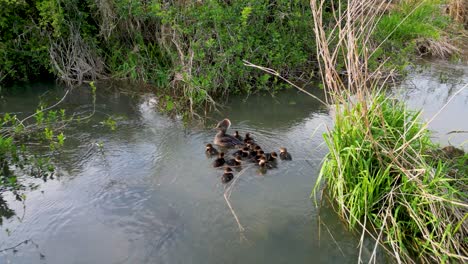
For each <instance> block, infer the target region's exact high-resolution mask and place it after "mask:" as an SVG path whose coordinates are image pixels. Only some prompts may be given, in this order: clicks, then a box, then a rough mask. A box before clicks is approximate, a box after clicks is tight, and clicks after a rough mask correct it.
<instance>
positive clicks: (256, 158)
mask: <svg viewBox="0 0 468 264" xmlns="http://www.w3.org/2000/svg"><path fill="white" fill-rule="evenodd" d="M262 156H265V152H264V151H263V150H259V151H257V152H256V153H255V155H254V156H252V158H251V159H250V161H252V162H253V163H258V161H259V160H260V158H261V157H262Z"/></svg>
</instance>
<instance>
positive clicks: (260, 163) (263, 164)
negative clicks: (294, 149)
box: [258, 156, 273, 169]
mask: <svg viewBox="0 0 468 264" xmlns="http://www.w3.org/2000/svg"><path fill="white" fill-rule="evenodd" d="M258 166H260V167H261V168H266V169H271V168H273V166H272V165H271V164H270V163H269V162H268V161H267V159H266V157H265V156H262V157H261V158H260V159H259V160H258Z"/></svg>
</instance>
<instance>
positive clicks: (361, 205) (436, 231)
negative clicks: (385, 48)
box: [310, 0, 468, 263]
mask: <svg viewBox="0 0 468 264" xmlns="http://www.w3.org/2000/svg"><path fill="white" fill-rule="evenodd" d="M327 2H328V1H325V0H312V1H311V2H310V3H311V9H312V14H313V17H314V24H315V26H314V33H315V36H316V41H317V55H318V57H319V64H320V68H321V74H322V79H323V83H324V85H325V89H326V91H327V94H328V97H327V100H328V102H329V104H331V105H333V107H334V108H335V111H336V115H335V124H334V127H333V129H331V130H329V131H328V132H327V133H326V134H324V139H325V142H326V144H327V146H328V148H329V154H327V156H326V157H325V159H324V162H323V164H322V168H321V171H320V175H319V178H318V180H317V183H316V186H315V188H314V195H316V194H317V193H320V192H319V189H320V188H322V187H324V186H326V190H327V192H326V194H327V195H329V196H330V197H331V198H332V200H333V203H334V205H336V206H335V209H336V210H337V212H338V214H339V215H340V217H341V218H343V220H345V222H346V223H347V224H348V226H349V228H350V229H352V230H360V231H361V232H362V235H361V243H360V246H361V247H364V243H363V240H364V238H365V237H366V234H370V235H372V236H373V237H374V238H376V241H377V242H376V244H375V246H374V249H373V252H372V254H371V257H370V259H369V262H372V261H374V262H375V261H376V256H377V249H383V250H386V251H387V252H388V254H389V255H391V256H393V258H394V259H395V260H396V261H397V262H398V263H416V259H418V262H422V263H428V262H436V263H446V262H464V261H465V262H466V261H467V260H468V246H467V243H466V237H467V234H468V223H467V221H466V218H467V217H468V204H467V200H468V199H467V198H468V197H467V193H468V192H467V191H468V189H467V188H466V181H467V177H466V174H463V173H461V174H458V175H450V173H449V165H448V163H445V162H444V160H443V159H441V158H439V157H434V155H432V154H431V153H434V152H435V149H436V148H437V146H436V145H435V144H433V143H432V142H431V140H430V132H429V131H428V130H427V123H423V122H421V121H420V113H419V112H413V111H409V110H408V109H407V108H406V107H405V105H404V104H403V103H400V102H398V101H396V100H393V99H389V98H387V97H386V96H385V94H384V93H383V92H382V90H383V88H384V86H385V83H386V82H385V81H386V80H387V78H388V76H389V75H388V72H387V73H385V72H384V71H383V70H382V69H383V66H382V65H383V63H384V62H382V64H381V65H380V66H378V67H376V68H375V69H374V70H372V71H371V70H370V69H369V66H368V65H369V58H370V57H372V56H373V55H374V53H375V51H376V50H377V49H378V48H379V47H380V46H381V45H383V44H384V42H385V40H386V39H384V40H383V41H382V42H380V43H375V42H373V38H372V34H373V31H374V29H375V26H376V25H377V23H378V22H379V20H380V19H381V18H382V16H383V15H384V13H383V12H384V11H382V10H386V9H388V5H389V4H387V3H385V1H377V0H371V1H358V0H348V1H346V2H342V1H338V2H333V4H331V7H330V5H328V6H327ZM326 7H328V8H329V9H331V16H330V15H329V14H327V16H325V13H324V10H325V8H326ZM330 17H331V18H330ZM326 19H328V21H327V20H326ZM390 34H391V33H390ZM342 67H344V69H345V74H343V72H340V71H339V70H338V69H340V68H342ZM390 73H391V71H390ZM382 80H383V81H382ZM464 159H465V160H466V155H465V157H464ZM379 245H380V246H379ZM360 252H362V248H361V249H360ZM361 261H362V259H361V256H360V257H359V260H358V262H361Z"/></svg>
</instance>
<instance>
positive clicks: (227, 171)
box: [221, 167, 234, 183]
mask: <svg viewBox="0 0 468 264" xmlns="http://www.w3.org/2000/svg"><path fill="white" fill-rule="evenodd" d="M233 178H234V175H233V174H232V169H231V168H229V167H226V168H225V169H224V174H223V176H221V182H223V183H228V182H230V181H231V180H232V179H233Z"/></svg>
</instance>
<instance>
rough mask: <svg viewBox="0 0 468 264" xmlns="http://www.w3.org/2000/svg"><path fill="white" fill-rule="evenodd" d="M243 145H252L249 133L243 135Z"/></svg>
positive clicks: (252, 141)
mask: <svg viewBox="0 0 468 264" xmlns="http://www.w3.org/2000/svg"><path fill="white" fill-rule="evenodd" d="M244 143H245V144H248V143H254V140H253V138H252V137H251V136H250V133H246V134H245V138H244Z"/></svg>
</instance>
